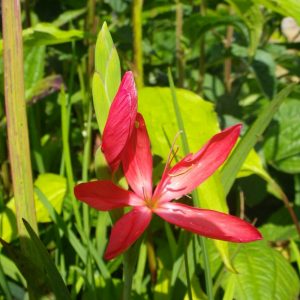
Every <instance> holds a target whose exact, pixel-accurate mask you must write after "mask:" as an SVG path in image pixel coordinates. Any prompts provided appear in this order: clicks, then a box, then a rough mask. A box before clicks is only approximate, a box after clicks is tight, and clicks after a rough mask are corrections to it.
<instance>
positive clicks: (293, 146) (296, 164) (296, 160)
mask: <svg viewBox="0 0 300 300" xmlns="http://www.w3.org/2000/svg"><path fill="white" fill-rule="evenodd" d="M299 115H300V101H299V100H298V99H288V101H286V102H285V103H283V104H282V105H281V107H280V108H279V110H278V113H276V115H275V116H274V122H273V123H271V126H270V128H269V130H268V131H267V133H266V141H265V144H264V151H265V155H266V160H267V162H268V163H269V164H271V165H272V166H274V167H275V168H277V169H279V170H281V171H283V172H287V173H291V174H296V173H299V172H300V119H299Z"/></svg>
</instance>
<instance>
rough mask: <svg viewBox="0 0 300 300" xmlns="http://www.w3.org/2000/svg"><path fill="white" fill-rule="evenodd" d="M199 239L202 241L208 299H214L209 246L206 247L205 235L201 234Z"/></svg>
mask: <svg viewBox="0 0 300 300" xmlns="http://www.w3.org/2000/svg"><path fill="white" fill-rule="evenodd" d="M199 241H200V246H201V249H202V254H203V261H204V273H205V286H206V293H207V299H208V300H213V299H214V294H213V288H212V279H211V278H212V277H211V271H210V264H209V257H208V252H207V247H206V240H205V238H204V237H203V236H199Z"/></svg>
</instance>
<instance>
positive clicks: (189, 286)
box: [183, 232, 193, 300]
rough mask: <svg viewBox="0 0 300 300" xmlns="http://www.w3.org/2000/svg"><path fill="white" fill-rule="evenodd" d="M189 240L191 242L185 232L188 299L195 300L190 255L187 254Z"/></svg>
mask: <svg viewBox="0 0 300 300" xmlns="http://www.w3.org/2000/svg"><path fill="white" fill-rule="evenodd" d="M189 240H190V238H189V235H188V233H187V232H185V233H184V248H183V258H184V267H185V273H186V283H187V291H188V298H189V300H193V295H192V285H191V278H190V268H189V261H188V254H187V249H188V245H189Z"/></svg>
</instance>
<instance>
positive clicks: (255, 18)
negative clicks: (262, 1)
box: [227, 0, 265, 56]
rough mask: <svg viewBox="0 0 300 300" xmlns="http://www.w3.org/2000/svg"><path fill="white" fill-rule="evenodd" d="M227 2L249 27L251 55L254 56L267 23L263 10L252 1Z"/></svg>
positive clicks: (229, 0)
mask: <svg viewBox="0 0 300 300" xmlns="http://www.w3.org/2000/svg"><path fill="white" fill-rule="evenodd" d="M227 2H228V3H230V4H231V6H232V7H233V9H234V10H235V12H236V13H237V14H238V15H239V16H240V17H241V18H242V19H243V21H244V22H245V24H246V25H247V27H248V30H249V35H250V45H249V55H250V56H254V54H255V52H256V49H257V47H258V45H259V41H260V37H261V33H262V29H263V25H264V21H265V20H264V17H263V14H262V12H261V8H260V6H259V5H258V4H256V3H255V2H254V1H251V0H227Z"/></svg>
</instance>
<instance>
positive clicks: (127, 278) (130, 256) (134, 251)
mask: <svg viewBox="0 0 300 300" xmlns="http://www.w3.org/2000/svg"><path fill="white" fill-rule="evenodd" d="M141 242H142V239H141V238H140V239H139V240H138V241H137V242H136V243H135V244H134V245H133V246H132V247H130V248H129V249H128V250H127V251H126V252H125V253H124V257H123V266H124V271H123V277H124V279H123V280H124V287H123V298H122V300H130V299H131V289H132V280H133V274H134V270H135V266H136V262H137V259H138V256H139V255H138V252H139V249H140V246H141Z"/></svg>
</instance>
